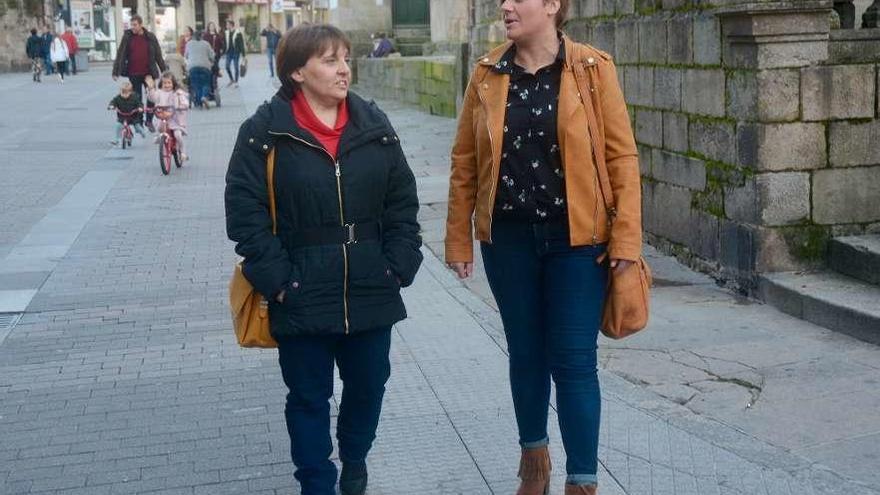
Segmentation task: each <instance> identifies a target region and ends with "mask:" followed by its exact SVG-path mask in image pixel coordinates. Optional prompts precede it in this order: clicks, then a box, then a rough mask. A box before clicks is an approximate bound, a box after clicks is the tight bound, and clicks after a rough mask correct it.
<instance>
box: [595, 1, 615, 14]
mask: <svg viewBox="0 0 880 495" xmlns="http://www.w3.org/2000/svg"><path fill="white" fill-rule="evenodd" d="M616 3H617V2H616V0H599V13H600V14H601V15H603V16H609V17H612V16H614V13H615V11H616V8H615V4H616Z"/></svg>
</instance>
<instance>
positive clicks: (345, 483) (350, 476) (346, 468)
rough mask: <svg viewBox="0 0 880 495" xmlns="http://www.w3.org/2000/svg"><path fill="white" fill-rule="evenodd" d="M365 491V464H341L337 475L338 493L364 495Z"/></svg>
mask: <svg viewBox="0 0 880 495" xmlns="http://www.w3.org/2000/svg"><path fill="white" fill-rule="evenodd" d="M366 491H367V465H366V464H351V463H349V464H345V463H343V464H342V473H341V474H340V475H339V493H341V494H342V495H364V493H365V492H366Z"/></svg>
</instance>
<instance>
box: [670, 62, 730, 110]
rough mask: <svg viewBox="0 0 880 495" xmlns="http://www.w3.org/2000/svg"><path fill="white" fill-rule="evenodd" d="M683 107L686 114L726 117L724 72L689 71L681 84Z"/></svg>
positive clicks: (713, 70) (707, 70)
mask: <svg viewBox="0 0 880 495" xmlns="http://www.w3.org/2000/svg"><path fill="white" fill-rule="evenodd" d="M681 107H682V110H683V111H685V112H686V113H696V114H700V115H709V116H713V117H723V116H724V71H723V70H721V69H687V70H685V71H684V74H683V77H682V83H681Z"/></svg>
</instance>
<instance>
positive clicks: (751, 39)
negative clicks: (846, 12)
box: [721, 9, 830, 69]
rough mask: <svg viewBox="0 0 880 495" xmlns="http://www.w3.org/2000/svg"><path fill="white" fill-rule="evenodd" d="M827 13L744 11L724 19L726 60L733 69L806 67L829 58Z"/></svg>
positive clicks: (818, 10)
mask: <svg viewBox="0 0 880 495" xmlns="http://www.w3.org/2000/svg"><path fill="white" fill-rule="evenodd" d="M829 26H830V23H829V22H828V14H827V12H826V11H823V10H820V9H816V10H814V11H804V10H800V11H791V10H789V11H785V10H779V11H775V12H774V11H769V10H768V11H764V12H743V13H741V14H733V15H728V16H724V17H723V18H722V26H721V31H722V36H723V38H722V39H723V40H724V43H723V46H722V57H723V60H724V65H725V66H728V67H732V68H753V69H773V68H781V67H805V66H808V65H812V64H814V63H817V62H821V61H823V60H826V59H827V58H828V32H829Z"/></svg>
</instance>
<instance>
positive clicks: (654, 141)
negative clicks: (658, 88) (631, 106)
mask: <svg viewBox="0 0 880 495" xmlns="http://www.w3.org/2000/svg"><path fill="white" fill-rule="evenodd" d="M636 141H637V142H639V143H642V144H647V145H649V146H653V147H657V148H659V147H662V146H663V113H662V112H660V111H658V110H644V109H638V110H636Z"/></svg>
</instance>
